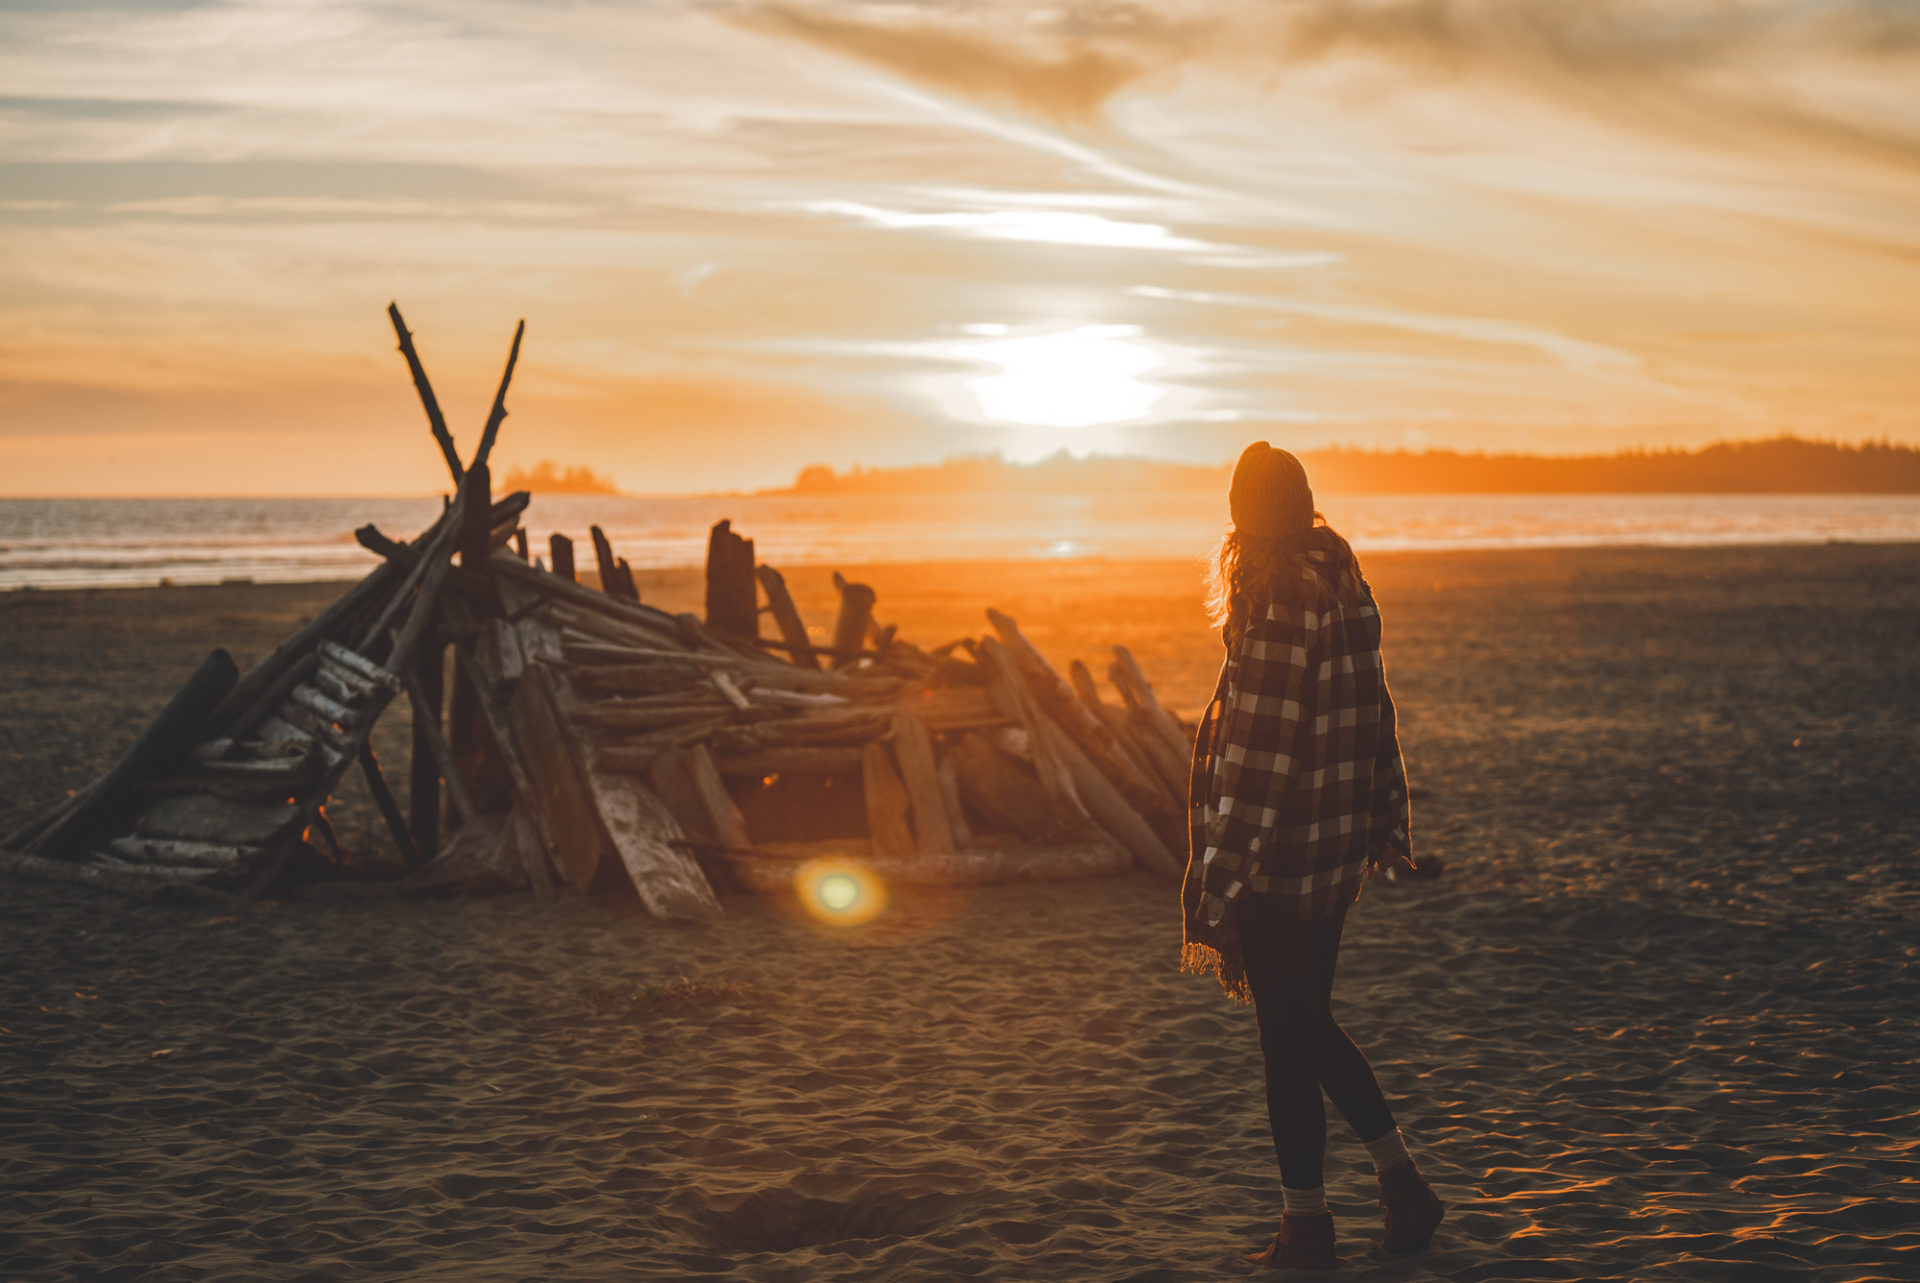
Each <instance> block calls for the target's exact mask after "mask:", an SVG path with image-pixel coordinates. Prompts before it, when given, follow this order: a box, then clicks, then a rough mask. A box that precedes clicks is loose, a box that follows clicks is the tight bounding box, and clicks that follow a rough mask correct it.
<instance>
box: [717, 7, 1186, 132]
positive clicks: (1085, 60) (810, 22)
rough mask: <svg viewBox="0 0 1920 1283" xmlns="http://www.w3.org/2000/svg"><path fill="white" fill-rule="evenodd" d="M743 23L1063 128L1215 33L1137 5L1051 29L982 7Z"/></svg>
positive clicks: (809, 11)
mask: <svg viewBox="0 0 1920 1283" xmlns="http://www.w3.org/2000/svg"><path fill="white" fill-rule="evenodd" d="M738 16H739V19H740V20H741V21H742V22H744V23H746V24H747V25H749V26H753V27H757V28H759V29H762V30H765V31H769V32H772V33H775V34H778V35H786V36H791V37H793V38H795V39H799V40H804V41H806V42H807V43H809V44H813V45H818V46H820V47H822V48H825V49H831V50H833V51H835V52H837V53H842V54H846V55H848V56H849V57H853V58H857V59H859V60H861V61H863V62H868V63H872V64H874V65H876V66H879V67H884V68H886V69H887V70H889V71H892V72H895V73H896V74H898V75H900V76H902V77H904V78H906V79H908V80H911V81H914V82H916V83H918V84H922V85H925V86H928V87H930V88H934V89H940V90H945V91H948V92H951V93H956V94H959V95H961V96H962V97H966V98H972V99H975V100H978V101H982V102H988V103H993V104H996V105H1000V106H1007V107H1014V108H1017V109H1020V110H1023V111H1026V112H1030V113H1032V114H1034V115H1038V116H1043V117H1046V118H1047V119H1050V120H1053V121H1056V122H1059V123H1062V124H1086V123H1090V122H1092V121H1094V120H1096V119H1097V118H1098V117H1099V116H1100V113H1101V112H1102V110H1103V109H1104V108H1105V106H1106V103H1107V100H1108V99H1110V98H1112V97H1113V95H1114V94H1116V93H1118V92H1119V91H1120V90H1121V89H1123V88H1125V87H1126V86H1128V85H1130V84H1132V83H1134V82H1135V81H1137V80H1139V79H1140V78H1141V77H1143V76H1146V75H1149V74H1151V73H1152V72H1154V71H1157V70H1161V69H1163V68H1165V67H1168V66H1171V65H1174V64H1175V63H1178V62H1181V61H1184V60H1185V58H1186V57H1187V56H1188V54H1189V53H1191V52H1192V51H1193V50H1194V49H1196V48H1197V47H1198V46H1199V44H1200V43H1201V42H1202V41H1203V37H1204V32H1205V26H1189V25H1186V24H1182V23H1174V22H1168V21H1165V20H1163V19H1160V18H1157V17H1155V16H1153V14H1152V12H1151V11H1149V10H1147V9H1146V8H1144V7H1139V8H1137V7H1134V6H1131V5H1106V6H1095V5H1083V6H1080V7H1079V8H1070V9H1068V10H1066V11H1063V12H1062V13H1061V14H1057V15H1054V16H1053V17H1052V19H1051V21H1048V22H1045V23H1043V24H1035V23H1034V22H1032V21H1031V20H1029V19H1028V18H1026V17H1025V15H1024V13H1023V10H1022V8H1021V7H1018V6H983V7H977V8H975V9H973V10H971V11H969V12H968V13H967V14H965V15H961V16H958V17H953V16H947V15H944V14H943V15H939V16H936V15H933V14H930V13H923V12H917V11H908V12H906V13H901V12H899V11H894V10H890V11H888V12H886V13H874V14H871V15H862V14H859V13H857V12H855V11H854V10H853V9H852V8H841V7H836V8H834V9H833V10H831V11H829V10H827V9H826V8H824V7H821V6H818V5H812V4H797V3H792V2H791V0H769V2H768V3H762V4H756V5H752V6H751V7H748V8H746V9H743V10H741V11H739V14H738ZM1023 29H1024V30H1023Z"/></svg>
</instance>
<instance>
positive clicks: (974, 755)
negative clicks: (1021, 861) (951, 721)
mask: <svg viewBox="0 0 1920 1283" xmlns="http://www.w3.org/2000/svg"><path fill="white" fill-rule="evenodd" d="M952 761H953V764H954V769H955V774H956V775H957V777H958V780H959V785H960V796H961V797H962V798H964V799H965V800H966V804H967V805H968V806H970V807H972V808H973V810H974V812H975V813H976V814H978V815H980V816H981V817H982V818H984V819H986V820H988V821H991V822H992V824H993V825H994V826H995V827H998V828H1000V829H1003V830H1005V831H1007V832H1009V833H1018V834H1019V835H1020V836H1021V837H1023V838H1026V839H1027V840H1029V841H1031V842H1045V841H1047V840H1048V839H1050V838H1053V837H1056V836H1058V835H1059V833H1060V832H1061V830H1062V829H1063V828H1065V827H1067V818H1066V817H1065V816H1063V815H1062V814H1061V813H1060V812H1059V811H1058V810H1056V809H1055V807H1054V805H1053V803H1052V802H1051V801H1050V800H1049V799H1048V797H1047V794H1046V790H1045V789H1043V788H1041V787H1040V782H1039V781H1038V780H1036V779H1035V778H1034V777H1033V776H1032V775H1030V774H1029V773H1028V772H1027V771H1026V769H1025V768H1023V767H1022V766H1021V765H1020V764H1019V762H1017V761H1015V760H1014V759H1013V758H1011V757H1009V756H1007V754H1005V753H1003V752H1001V751H1000V750H999V749H998V748H996V747H995V746H994V745H993V742H992V741H991V740H989V739H988V738H987V737H986V736H985V735H982V734H980V733H979V732H977V731H973V732H969V733H967V734H965V735H962V736H961V737H960V740H959V742H958V743H957V744H955V745H954V747H953V755H952ZM1073 822H1074V823H1080V822H1081V821H1080V820H1078V819H1075V820H1074V821H1073Z"/></svg>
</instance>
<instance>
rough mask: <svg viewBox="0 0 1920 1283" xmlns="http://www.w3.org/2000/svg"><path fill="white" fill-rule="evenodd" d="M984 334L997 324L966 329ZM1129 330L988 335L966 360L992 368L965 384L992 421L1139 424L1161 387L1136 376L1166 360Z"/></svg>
mask: <svg viewBox="0 0 1920 1283" xmlns="http://www.w3.org/2000/svg"><path fill="white" fill-rule="evenodd" d="M969 331H970V332H971V333H974V334H980V335H983V336H994V335H1003V334H1005V333H1006V327H1004V326H988V325H979V326H970V327H969ZM1139 334H1140V330H1139V327H1137V326H1132V325H1082V326H1079V327H1078V328H1075V329H1071V330H1056V331H1054V332H1052V333H1047V334H1029V335H1021V336H1018V337H1011V338H1005V337H988V338H986V339H985V341H982V342H976V343H970V344H968V345H967V352H966V355H967V356H968V357H969V358H970V359H972V360H975V361H980V362H984V363H986V364H988V365H991V366H995V367H997V369H996V372H995V373H992V374H986V375H981V376H980V377H978V378H973V379H969V380H967V390H968V391H970V392H972V393H973V397H974V400H975V401H977V402H978V403H979V406H980V413H981V414H982V415H984V416H985V417H987V418H988V419H991V420H994V421H995V422H998V423H1016V424H1022V425H1026V426H1030V427H1036V428H1087V427H1093V426H1096V425H1098V424H1103V423H1125V422H1127V421H1129V420H1132V419H1140V418H1144V417H1145V416H1146V415H1147V414H1148V413H1149V412H1151V411H1152V409H1153V407H1154V406H1155V405H1156V404H1157V403H1158V402H1159V401H1160V399H1161V398H1162V397H1164V396H1165V395H1166V393H1167V389H1166V388H1165V387H1163V386H1161V385H1160V384H1157V383H1150V382H1148V381H1146V380H1145V379H1143V378H1142V377H1141V376H1142V375H1145V374H1148V373H1150V372H1151V371H1153V370H1156V369H1159V368H1160V367H1161V366H1162V365H1165V364H1166V357H1165V356H1163V355H1162V354H1161V353H1160V352H1159V351H1158V350H1156V349H1155V348H1154V347H1152V346H1151V345H1150V344H1148V343H1146V342H1144V341H1142V340H1141V339H1140V338H1139Z"/></svg>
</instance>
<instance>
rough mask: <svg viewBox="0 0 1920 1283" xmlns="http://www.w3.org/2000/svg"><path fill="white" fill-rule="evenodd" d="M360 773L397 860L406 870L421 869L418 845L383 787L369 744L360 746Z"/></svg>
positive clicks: (383, 779)
mask: <svg viewBox="0 0 1920 1283" xmlns="http://www.w3.org/2000/svg"><path fill="white" fill-rule="evenodd" d="M360 773H361V775H363V776H365V777H366V781H367V792H369V793H371V794H373V804H374V805H375V806H376V807H378V808H379V810H380V818H381V819H383V820H385V821H386V822H387V832H388V833H389V834H391V835H392V837H393V845H394V846H395V847H396V848H398V849H399V851H400V859H401V861H402V862H404V863H405V864H406V866H407V870H408V871H409V872H412V871H413V870H416V869H419V868H421V867H422V866H423V865H425V864H426V861H425V860H424V859H422V858H421V856H420V848H419V847H418V846H417V845H415V843H414V840H413V833H412V832H411V831H410V830H409V829H408V828H407V821H406V817H405V816H403V815H401V814H400V804H399V803H398V802H396V801H395V800H394V797H393V790H392V789H391V788H389V787H388V786H387V777H386V776H385V775H384V774H382V773H381V770H380V761H379V759H378V758H376V757H375V756H374V755H373V745H371V744H362V745H361V746H360Z"/></svg>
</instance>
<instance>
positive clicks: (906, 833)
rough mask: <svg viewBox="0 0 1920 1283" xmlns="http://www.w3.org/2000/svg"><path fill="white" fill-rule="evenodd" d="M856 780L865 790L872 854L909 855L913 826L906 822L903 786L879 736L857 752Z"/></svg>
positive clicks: (912, 848) (905, 791) (906, 799)
mask: <svg viewBox="0 0 1920 1283" xmlns="http://www.w3.org/2000/svg"><path fill="white" fill-rule="evenodd" d="M860 782H861V786H862V787H863V789H864V790H865V792H866V800H867V835H868V837H870V838H871V839H872V841H873V850H874V854H875V855H911V854H913V851H914V842H913V830H912V828H911V827H909V825H908V823H907V813H908V811H909V809H910V802H909V799H908V797H907V789H906V786H905V785H904V784H902V783H901V782H900V776H899V775H898V774H897V773H896V772H895V771H894V768H893V759H892V755H891V754H889V753H888V752H887V746H886V745H885V744H883V743H881V742H880V741H879V740H872V741H870V742H869V743H868V744H867V746H866V748H865V749H863V750H862V752H861V758H860Z"/></svg>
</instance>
